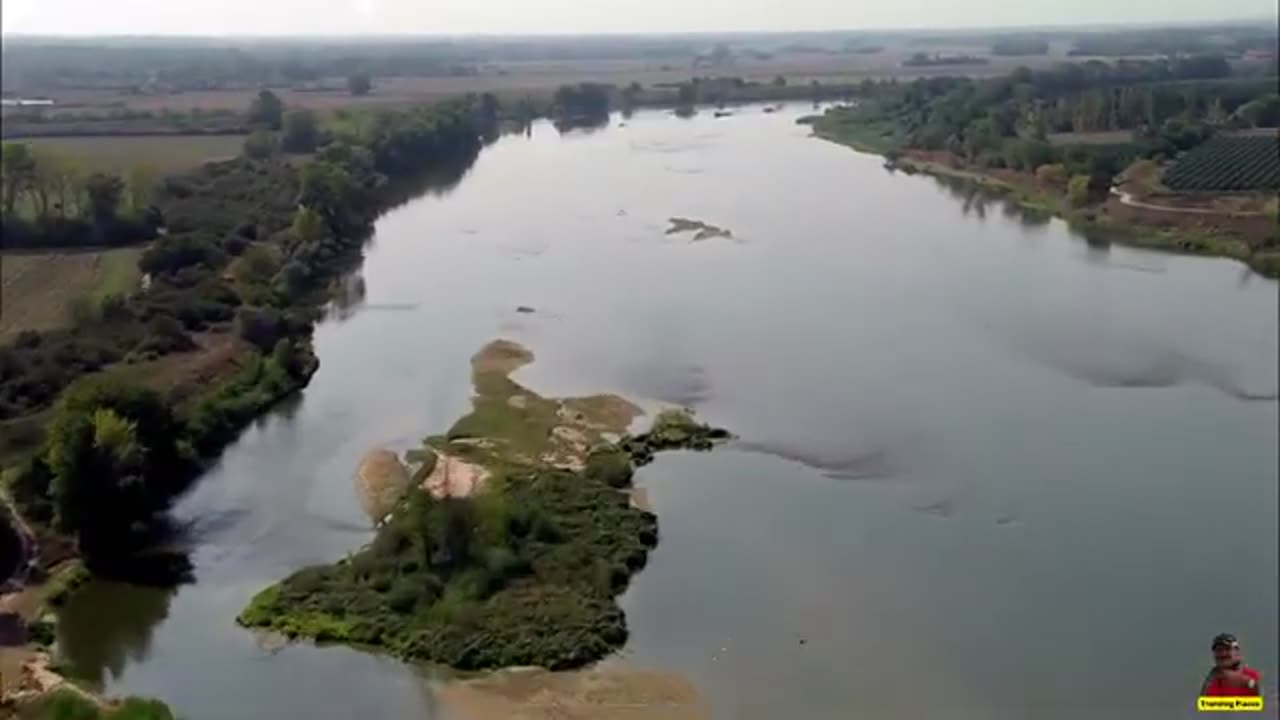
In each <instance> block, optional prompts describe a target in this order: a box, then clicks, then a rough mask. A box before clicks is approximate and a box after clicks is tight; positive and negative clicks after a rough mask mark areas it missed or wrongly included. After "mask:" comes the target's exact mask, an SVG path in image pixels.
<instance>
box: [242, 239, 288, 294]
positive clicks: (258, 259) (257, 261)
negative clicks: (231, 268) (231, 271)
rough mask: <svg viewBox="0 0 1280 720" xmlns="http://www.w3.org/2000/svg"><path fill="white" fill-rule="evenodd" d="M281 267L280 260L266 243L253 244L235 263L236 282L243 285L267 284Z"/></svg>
mask: <svg viewBox="0 0 1280 720" xmlns="http://www.w3.org/2000/svg"><path fill="white" fill-rule="evenodd" d="M279 269H280V261H279V260H278V259H277V258H276V255H275V253H274V252H272V251H271V250H270V249H269V248H268V247H266V246H265V245H261V244H258V245H252V246H250V247H249V249H247V250H245V251H244V253H243V254H241V255H240V259H239V260H237V261H236V264H235V276H236V282H239V283H240V284H241V285H267V284H269V283H270V282H271V279H272V278H273V277H275V274H276V272H277V271H278V270H279Z"/></svg>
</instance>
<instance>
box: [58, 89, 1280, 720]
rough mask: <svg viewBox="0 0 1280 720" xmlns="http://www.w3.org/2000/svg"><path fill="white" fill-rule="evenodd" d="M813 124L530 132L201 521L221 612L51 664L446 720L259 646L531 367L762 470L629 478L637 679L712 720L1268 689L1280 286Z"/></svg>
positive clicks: (504, 147) (662, 463)
mask: <svg viewBox="0 0 1280 720" xmlns="http://www.w3.org/2000/svg"><path fill="white" fill-rule="evenodd" d="M807 111H809V108H799V107H794V108H790V109H787V110H784V111H781V112H778V113H774V114H765V113H763V112H762V111H761V110H760V108H754V107H753V108H744V109H740V110H739V111H738V112H737V114H736V115H734V116H733V117H727V118H720V119H714V118H712V117H710V115H708V114H703V115H701V116H699V117H696V118H693V119H679V118H676V117H673V116H671V115H669V114H666V113H659V112H651V113H641V114H638V115H636V116H635V117H633V118H631V119H629V120H627V121H626V122H625V124H623V123H621V122H620V121H616V120H615V122H614V125H613V127H610V128H608V129H604V130H599V131H596V132H574V133H569V134H565V135H561V134H559V133H557V132H556V130H555V129H553V128H552V127H551V126H550V125H548V124H538V125H535V126H534V127H533V129H532V132H531V134H529V135H514V136H507V137H504V138H503V139H501V140H499V141H498V142H497V143H495V144H494V145H493V146H491V147H489V148H488V149H486V150H485V151H484V152H483V154H482V155H481V157H480V158H479V160H478V161H477V162H476V163H475V165H474V166H473V167H472V168H471V169H470V171H469V173H468V174H467V175H466V176H465V177H464V178H463V179H462V180H461V181H460V182H458V183H456V184H454V185H452V186H451V187H447V188H440V189H437V190H436V191H434V192H430V193H428V194H425V195H423V196H421V197H419V198H417V199H415V200H413V201H411V202H409V203H408V204H406V205H404V206H402V207H400V208H398V209H396V210H394V211H392V212H390V213H388V214H387V215H386V216H384V217H383V218H382V219H381V220H380V221H379V222H378V224H377V230H376V234H375V236H374V238H373V240H372V242H371V244H370V246H369V247H368V249H367V253H366V259H365V262H364V264H363V267H362V269H361V271H360V273H359V277H360V278H362V282H363V287H364V293H363V295H364V297H363V299H362V300H361V299H358V298H357V299H356V300H354V301H352V302H349V303H348V304H347V306H346V307H345V308H344V309H342V310H341V311H340V312H334V313H333V316H332V317H331V318H330V319H328V320H326V321H325V322H323V323H321V324H320V325H319V327H318V328H317V330H316V336H315V344H316V350H317V352H318V354H319V357H320V360H321V363H322V364H321V367H320V371H319V372H318V373H317V374H316V376H315V378H314V379H313V380H312V382H311V384H310V386H309V387H308V388H307V389H306V390H305V392H304V393H302V395H301V397H299V398H297V399H295V400H292V401H290V402H289V403H288V404H287V405H286V406H285V407H283V408H281V409H279V410H278V411H276V412H275V413H273V414H272V415H271V416H269V417H267V418H264V419H263V420H261V421H260V422H258V423H256V424H255V425H254V426H253V427H252V428H250V429H249V430H248V431H247V432H246V433H245V434H244V436H243V437H242V438H241V439H240V440H239V441H238V442H237V443H235V444H234V445H232V446H231V447H230V448H228V450H227V452H226V453H225V455H224V456H223V459H222V461H221V462H220V463H219V464H218V465H217V467H215V468H214V469H213V470H212V471H211V472H209V473H208V474H207V475H206V476H205V477H204V478H203V479H202V480H201V481H200V483H199V484H198V485H197V486H196V487H195V489H194V490H193V491H192V492H191V493H190V494H189V496H187V497H185V498H184V499H183V500H182V502H181V503H180V504H179V506H178V507H177V509H176V514H177V515H178V516H179V518H181V519H184V520H187V521H189V522H190V523H191V533H190V534H191V544H192V556H193V560H194V562H195V565H196V582H195V583H194V584H190V585H186V586H183V587H181V588H178V589H176V590H173V591H162V590H155V589H140V588H131V587H125V586H118V585H110V584H99V585H93V586H90V588H89V589H88V590H87V591H86V592H84V593H82V594H80V595H78V596H77V597H76V598H75V600H74V601H73V602H72V604H71V605H70V607H69V608H67V609H66V610H65V611H64V612H63V616H62V624H61V625H60V630H59V642H60V647H61V654H62V657H63V660H64V661H65V662H66V663H67V664H68V665H69V666H70V667H71V668H72V669H73V671H74V672H75V674H77V675H79V676H81V677H83V678H86V679H88V680H89V681H90V682H93V683H95V684H98V685H99V686H102V687H105V689H106V690H108V691H109V692H111V693H137V694H143V695H151V696H156V697H159V698H162V699H164V700H166V701H168V702H170V703H172V704H173V706H174V707H175V709H176V710H177V711H178V712H180V713H181V714H182V715H183V717H185V718H189V719H190V720H233V719H234V720H239V719H241V718H272V719H275V718H282V719H286V720H294V719H297V720H301V719H303V718H308V719H310V718H325V719H327V718H335V719H337V718H344V719H345V718H361V719H362V720H402V719H403V720H409V719H428V720H430V719H435V720H443V719H444V718H446V717H449V713H448V712H447V711H445V710H442V709H441V707H440V704H439V702H438V701H437V699H436V695H435V692H434V690H433V682H434V681H433V680H432V679H431V677H430V675H431V674H430V673H428V672H425V671H419V670H413V669H410V668H409V667H408V666H406V665H403V664H401V663H399V662H397V661H395V660H392V659H388V658H383V657H378V656H375V655H370V654H366V653H363V652H360V651H357V650H353V649H349V648H344V647H323V648H317V647H314V646H312V645H309V644H297V645H291V646H288V647H284V648H279V647H273V646H271V644H270V643H264V642H263V641H261V640H260V639H259V638H257V637H255V635H254V634H253V633H250V632H248V631H245V630H243V629H241V628H239V627H237V626H236V625H235V624H234V618H235V616H236V614H237V613H238V612H239V611H240V610H241V609H242V608H243V606H244V605H245V603H246V602H247V601H248V600H249V598H250V597H251V596H252V595H253V594H254V593H255V592H257V591H258V590H260V589H261V588H262V587H264V586H266V585H268V584H269V583H271V582H274V581H276V580H279V579H280V578H281V577H283V576H284V575H287V574H288V573H290V572H292V571H294V570H296V569H298V568H300V567H302V566H304V565H307V564H312V563H323V562H331V561H333V560H335V559H337V558H339V557H342V556H343V555H344V554H345V553H348V552H350V551H352V550H355V549H356V548H358V547H359V546H360V545H361V544H362V543H364V542H366V541H367V540H368V539H369V538H370V537H371V532H370V530H369V528H368V523H367V520H366V519H365V518H364V517H363V516H362V515H361V513H360V510H359V506H358V504H357V502H356V498H355V493H354V486H353V482H352V475H353V471H354V469H355V467H356V464H357V463H358V461H359V459H360V457H361V455H363V454H364V453H365V452H366V451H367V450H369V449H370V448H372V447H375V446H379V445H382V446H387V447H391V448H393V449H396V450H404V449H407V448H409V447H412V446H414V445H415V444H416V443H417V442H418V440H419V439H420V438H421V437H423V436H426V435H428V434H431V433H435V432H440V431H442V430H443V429H445V428H446V427H448V425H449V424H450V423H452V421H453V420H454V419H455V418H457V417H458V416H459V415H461V414H462V413H463V412H464V411H465V409H466V407H467V403H468V397H469V393H470V388H469V384H468V377H469V369H468V359H469V357H470V356H471V355H472V354H473V353H474V352H475V351H476V350H477V349H479V348H480V347H481V346H482V345H483V344H485V343H486V342H488V341H489V340H492V339H494V338H496V337H508V338H511V339H514V340H517V341H520V342H522V343H524V344H525V345H527V346H528V347H529V348H530V349H532V350H533V351H534V352H535V353H536V355H537V361H536V362H535V363H534V364H533V365H531V366H529V367H527V368H525V369H523V370H522V371H521V372H520V374H519V375H518V377H519V378H520V379H521V380H522V382H525V383H526V384H528V385H530V386H531V387H532V388H533V389H534V390H536V391H538V392H541V393H543V394H549V395H564V394H578V393H593V392H599V391H612V392H617V393H620V394H622V395H624V396H627V397H630V398H633V399H636V400H637V401H639V402H641V404H644V405H646V406H653V405H655V404H657V403H679V404H683V405H689V406H693V407H695V408H696V409H697V411H698V413H699V414H700V415H701V416H702V417H703V418H704V419H706V420H708V421H710V422H713V423H716V424H719V425H723V426H725V427H728V428H730V429H732V430H734V431H735V432H736V433H737V434H738V435H740V436H741V438H742V440H741V444H740V445H739V446H738V447H735V448H730V449H724V450H719V451H716V452H714V453H710V454H675V455H667V456H663V457H661V458H660V459H659V460H658V462H656V463H654V464H653V465H651V466H649V467H647V468H645V469H644V470H643V471H642V472H641V473H640V474H639V476H638V479H639V483H640V484H641V485H642V486H644V487H646V488H647V492H648V495H649V498H650V501H651V504H652V505H653V507H654V510H655V511H656V512H657V513H658V516H659V522H660V526H661V534H662V540H661V544H660V545H659V546H658V548H657V550H656V551H655V552H654V554H653V556H652V557H651V561H650V563H649V565H648V567H647V568H646V569H645V570H644V571H643V572H641V573H640V574H639V575H638V576H637V577H636V578H635V579H634V581H633V583H632V585H631V587H630V589H629V590H628V591H627V593H626V595H625V596H624V597H623V599H622V604H623V606H624V608H625V610H626V611H627V616H628V622H629V625H630V628H631V639H630V641H629V643H628V645H627V647H626V649H625V650H624V651H623V653H622V657H623V658H625V659H626V661H628V662H629V663H634V664H636V665H639V666H644V667H650V668H658V669H662V670H667V671H671V672H675V673H680V674H682V675H684V676H685V677H687V678H688V679H689V680H691V681H692V682H693V683H694V685H695V686H696V687H697V689H698V690H699V692H700V693H701V694H702V695H703V696H704V698H705V699H706V700H707V701H709V702H710V703H711V705H712V706H713V707H714V709H715V711H716V716H717V717H719V718H728V719H730V720H738V719H742V720H774V719H776V718H796V719H797V720H799V719H804V720H825V719H828V718H830V719H832V720H835V719H837V718H839V719H841V720H844V719H850V718H852V719H858V720H861V719H869V720H875V719H879V718H934V717H936V718H948V720H964V719H968V718H975V719H978V718H982V719H986V718H991V719H998V720H1005V719H1008V720H1015V719H1016V720H1022V719H1024V718H1033V717H1034V718H1037V719H1043V720H1052V719H1057V718H1062V719H1064V720H1065V719H1067V718H1072V719H1075V718H1085V717H1088V718H1113V717H1114V718H1126V719H1131V718H1153V719H1155V718H1159V719H1160V720H1168V719H1169V718H1179V717H1191V716H1192V715H1193V714H1194V697H1195V695H1196V691H1197V690H1198V688H1199V684H1200V681H1201V680H1202V678H1203V676H1204V672H1205V670H1206V669H1207V668H1208V665H1209V661H1210V655H1209V648H1208V643H1209V639H1210V638H1211V637H1212V636H1213V635H1214V634H1216V633H1219V632H1225V631H1230V632H1234V633H1236V634H1238V635H1239V636H1240V637H1241V639H1242V641H1243V643H1244V645H1245V652H1246V654H1247V656H1248V658H1249V660H1250V661H1251V662H1252V663H1253V664H1254V665H1256V666H1258V667H1259V668H1260V669H1261V670H1262V672H1263V673H1264V675H1265V676H1266V677H1267V678H1268V679H1269V680H1270V684H1271V685H1272V687H1274V686H1275V683H1276V682H1277V681H1280V668H1278V667H1277V652H1278V651H1277V605H1278V603H1277V546H1276V538H1277V482H1276V477H1277V430H1278V428H1277V406H1276V403H1275V401H1274V393H1275V392H1276V383H1277V378H1276V368H1277V361H1278V356H1277V353H1278V351H1277V322H1278V318H1277V285H1276V283H1275V282H1273V281H1270V280H1267V279H1264V278H1262V277H1259V276H1256V275H1254V274H1252V273H1251V272H1250V271H1248V270H1247V269H1246V268H1245V267H1244V266H1242V265H1240V264H1239V263H1236V262H1232V261H1228V260H1218V259H1204V258H1191V257H1179V256H1173V255H1166V254H1160V253H1154V252H1147V251H1141V250H1134V249H1128V248H1124V247H1119V246H1110V247H1108V246H1106V245H1105V244H1098V243H1096V242H1095V243H1089V242H1086V241H1085V240H1084V239H1083V238H1081V237H1079V236H1077V235H1075V234H1073V233H1072V232H1071V231H1070V230H1069V229H1068V228H1067V227H1066V225H1065V224H1064V223H1062V222H1060V221H1056V220H1054V221H1048V220H1045V219H1036V218H1027V217H1023V216H1022V215H1021V214H1020V213H1018V212H1017V211H1015V210H1014V209H1012V208H1008V207H1005V206H1004V205H1003V204H1001V203H999V202H993V201H989V200H985V199H983V198H981V197H977V196H974V195H973V194H972V193H971V192H969V191H966V190H965V189H964V188H957V187H948V186H947V184H945V183H941V182H939V181H937V180H934V179H931V178H928V177H923V176H914V177H908V176H904V175H900V174H899V175H893V174H890V173H889V172H887V171H885V170H884V169H883V168H882V167H881V161H880V159H879V158H876V157H873V156H869V155H863V154H859V153H855V152H852V151H850V150H848V149H846V148H843V147H840V146H837V145H834V144H830V143H827V142H823V141H821V140H817V139H813V138H810V137H808V131H807V128H804V127H802V126H798V125H796V124H795V122H794V121H795V120H796V118H797V117H799V115H801V114H802V113H803V112H807ZM672 217H685V218H692V219H697V220H702V221H706V222H708V223H711V224H714V225H718V226H721V227H725V228H728V229H730V230H731V231H732V232H733V237H732V238H715V239H708V240H703V241H701V242H692V241H691V237H690V235H689V234H673V235H668V234H666V233H665V230H666V229H667V226H668V220H669V219H670V218H672ZM359 284H360V282H359V281H357V280H355V279H353V281H352V285H353V286H354V285H359ZM521 305H527V306H531V307H533V308H536V312H535V313H532V314H527V313H517V312H516V308H517V306H521ZM1272 702H1275V700H1274V699H1272Z"/></svg>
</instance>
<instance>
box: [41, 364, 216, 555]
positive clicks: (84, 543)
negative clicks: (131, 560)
mask: <svg viewBox="0 0 1280 720" xmlns="http://www.w3.org/2000/svg"><path fill="white" fill-rule="evenodd" d="M183 436H184V433H183V428H182V425H181V423H180V422H179V420H178V419H177V418H176V417H174V415H173V411H172V409H171V408H170V407H169V405H168V404H167V403H166V402H165V400H164V398H162V397H161V396H160V395H159V394H157V393H155V392H153V391H149V390H144V389H141V388H137V387H131V386H128V385H124V384H121V383H113V382H107V381H104V380H101V379H87V380H83V381H80V382H78V383H76V384H75V385H74V386H73V387H71V388H69V389H68V390H67V392H66V393H64V394H63V396H62V398H61V399H60V401H59V403H58V406H57V408H56V410H55V413H54V416H53V419H52V421H51V422H50V423H49V426H48V429H47V431H46V436H45V441H44V445H43V447H42V449H41V451H40V453H39V454H38V455H37V456H36V457H34V458H32V460H31V461H29V462H28V464H27V465H26V467H24V468H23V469H22V470H21V472H20V478H19V480H18V481H17V487H18V488H21V492H20V493H19V500H20V501H22V500H27V501H30V500H31V499H32V498H31V497H30V495H32V494H34V495H36V496H38V498H37V499H47V501H48V506H49V508H50V509H51V510H52V518H51V520H52V524H53V525H54V527H55V528H56V529H58V530H60V531H62V532H65V533H68V534H70V535H72V536H74V537H76V538H77V540H78V543H79V546H80V549H81V552H83V553H85V555H86V558H87V559H89V560H90V561H92V560H94V559H96V558H98V557H110V556H114V555H116V554H117V553H118V552H120V551H121V550H122V549H124V548H125V547H127V546H128V545H129V544H130V540H129V538H130V536H131V535H132V534H133V533H134V532H135V531H136V530H138V528H139V525H146V524H147V523H148V522H149V520H150V519H151V518H152V517H154V516H155V515H156V513H158V512H160V511H162V510H164V509H165V508H166V507H167V505H168V502H169V500H170V499H171V498H172V497H173V496H174V495H176V494H177V492H178V491H179V490H181V489H182V487H183V485H184V483H185V481H186V479H187V478H189V477H190V476H191V473H192V470H193V469H194V465H193V460H194V458H193V457H192V455H191V453H190V449H189V447H188V446H187V445H186V443H185V440H184V439H183Z"/></svg>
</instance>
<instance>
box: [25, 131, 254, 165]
mask: <svg viewBox="0 0 1280 720" xmlns="http://www.w3.org/2000/svg"><path fill="white" fill-rule="evenodd" d="M21 142H23V143H26V144H28V145H30V146H31V147H32V148H33V149H40V150H52V151H55V152H57V153H59V154H61V155H64V156H67V157H74V158H76V160H77V161H78V162H79V163H80V164H81V165H82V166H83V167H84V168H85V169H86V170H90V171H93V170H101V171H105V172H115V173H123V172H125V171H126V170H128V169H129V168H132V167H137V166H146V167H149V168H151V169H153V170H155V171H156V172H159V173H162V174H163V173H170V172H179V171H182V170H189V169H191V168H194V167H197V166H199V165H201V164H203V163H206V162H208V161H210V160H220V159H225V158H230V157H234V156H235V155H237V154H238V153H239V152H240V148H241V146H242V145H243V144H244V136H243V135H149V136H139V137H133V136H127V137H107V136H100V137H99V136H94V137H75V136H72V137H41V138H24V139H22V140H21Z"/></svg>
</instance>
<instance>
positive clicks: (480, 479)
mask: <svg viewBox="0 0 1280 720" xmlns="http://www.w3.org/2000/svg"><path fill="white" fill-rule="evenodd" d="M488 477H489V472H488V471H487V470H485V469H484V468H482V467H480V466H479V465H476V464H474V463H469V462H467V461H465V460H462V459H459V458H456V457H453V456H452V455H445V454H441V455H440V456H439V458H438V459H437V460H436V466H435V467H434V468H433V469H432V470H431V474H429V475H427V479H426V480H424V481H422V488H423V489H424V490H426V491H427V492H429V493H431V496H432V497H434V498H436V499H437V500H439V499H443V498H446V497H455V498H461V497H467V496H468V495H470V494H471V493H473V492H475V491H476V490H477V489H478V488H479V487H480V486H481V485H483V484H484V481H485V479H486V478H488Z"/></svg>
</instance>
